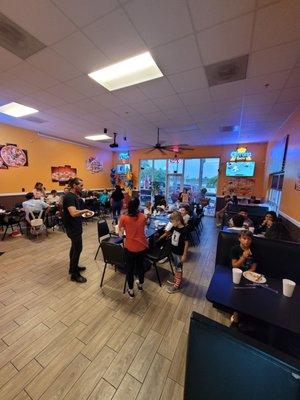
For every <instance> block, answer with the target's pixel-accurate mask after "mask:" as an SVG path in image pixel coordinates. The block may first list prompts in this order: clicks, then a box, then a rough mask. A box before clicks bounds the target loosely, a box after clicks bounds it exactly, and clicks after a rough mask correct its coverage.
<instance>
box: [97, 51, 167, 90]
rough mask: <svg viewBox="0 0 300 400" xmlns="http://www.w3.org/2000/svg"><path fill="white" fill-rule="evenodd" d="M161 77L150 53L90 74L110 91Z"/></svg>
mask: <svg viewBox="0 0 300 400" xmlns="http://www.w3.org/2000/svg"><path fill="white" fill-rule="evenodd" d="M161 76H163V74H162V72H161V71H160V69H159V68H158V66H157V65H156V63H155V61H154V60H153V58H152V56H151V54H150V53H149V51H147V52H146V53H143V54H140V55H138V56H135V57H131V58H128V59H127V60H124V61H121V62H119V63H117V64H113V65H110V66H109V67H106V68H102V69H99V70H98V71H95V72H92V73H91V74H89V77H90V78H92V79H94V80H95V81H96V82H98V83H100V85H102V86H104V87H105V88H106V89H108V90H110V91H112V90H117V89H121V88H123V87H127V86H131V85H136V84H137V83H141V82H146V81H150V80H151V79H156V78H160V77H161Z"/></svg>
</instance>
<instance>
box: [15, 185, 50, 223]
mask: <svg viewBox="0 0 300 400" xmlns="http://www.w3.org/2000/svg"><path fill="white" fill-rule="evenodd" d="M25 197H26V201H23V203H22V206H23V208H24V211H25V213H26V220H27V221H28V222H29V223H30V218H29V213H30V211H31V212H37V213H39V212H41V211H42V210H46V213H48V212H49V210H50V206H49V204H47V203H45V202H44V201H43V200H39V199H34V196H33V193H32V192H29V193H27V194H26V195H25Z"/></svg>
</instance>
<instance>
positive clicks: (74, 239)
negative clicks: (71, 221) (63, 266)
mask: <svg viewBox="0 0 300 400" xmlns="http://www.w3.org/2000/svg"><path fill="white" fill-rule="evenodd" d="M67 235H68V238H69V239H71V243H72V244H71V249H70V268H69V274H71V275H73V274H76V273H78V272H79V271H78V262H79V257H80V253H81V252H82V235H81V234H79V235H75V236H74V235H69V234H67Z"/></svg>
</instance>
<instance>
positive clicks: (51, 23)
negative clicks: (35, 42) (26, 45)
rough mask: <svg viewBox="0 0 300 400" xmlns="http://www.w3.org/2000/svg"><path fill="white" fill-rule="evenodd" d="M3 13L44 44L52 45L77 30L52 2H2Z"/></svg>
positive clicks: (33, 0) (34, 0)
mask: <svg viewBox="0 0 300 400" xmlns="http://www.w3.org/2000/svg"><path fill="white" fill-rule="evenodd" d="M1 12H2V13H3V14H4V15H5V16H6V17H8V18H10V19H11V20H12V21H14V22H15V23H16V24H18V25H20V26H21V27H22V28H23V29H25V30H26V31H28V32H29V33H31V34H32V35H33V36H35V37H36V38H37V39H39V40H40V41H41V42H42V43H44V44H46V45H51V44H52V43H54V42H57V41H58V40H60V39H62V38H63V37H64V36H67V35H69V34H70V33H72V32H74V31H75V30H76V27H75V25H74V24H73V23H72V22H71V21H70V20H69V19H68V18H67V17H66V16H65V15H64V14H63V13H62V12H61V11H60V10H58V8H57V7H56V6H55V5H54V4H53V3H52V2H51V1H50V0H39V1H37V0H26V6H25V5H24V3H23V4H21V3H20V1H19V0H1Z"/></svg>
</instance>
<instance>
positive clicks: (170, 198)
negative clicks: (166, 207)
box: [167, 174, 183, 204]
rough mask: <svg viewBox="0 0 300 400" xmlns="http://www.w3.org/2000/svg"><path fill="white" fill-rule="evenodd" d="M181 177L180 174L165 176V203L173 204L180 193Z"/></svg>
mask: <svg viewBox="0 0 300 400" xmlns="http://www.w3.org/2000/svg"><path fill="white" fill-rule="evenodd" d="M182 187H183V175H182V174H168V176H167V203H168V204H174V203H175V202H176V201H177V199H178V196H179V193H180V192H181V191H182Z"/></svg>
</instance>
